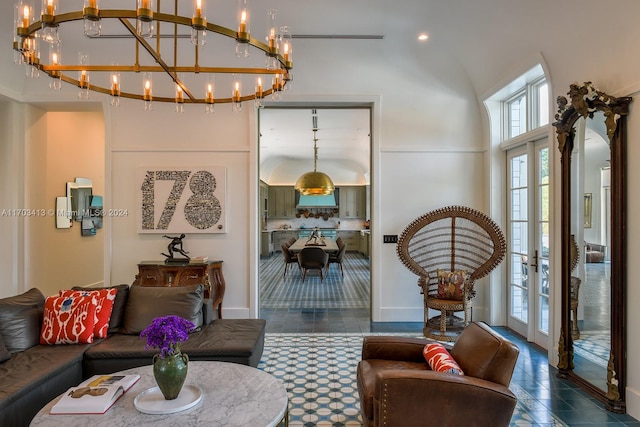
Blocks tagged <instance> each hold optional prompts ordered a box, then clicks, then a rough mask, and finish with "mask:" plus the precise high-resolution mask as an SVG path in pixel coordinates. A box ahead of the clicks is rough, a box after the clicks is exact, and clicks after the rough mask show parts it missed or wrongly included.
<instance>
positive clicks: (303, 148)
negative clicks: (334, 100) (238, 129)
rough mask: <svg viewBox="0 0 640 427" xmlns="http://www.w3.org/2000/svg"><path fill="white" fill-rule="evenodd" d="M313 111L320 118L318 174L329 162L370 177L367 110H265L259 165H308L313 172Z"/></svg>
mask: <svg viewBox="0 0 640 427" xmlns="http://www.w3.org/2000/svg"><path fill="white" fill-rule="evenodd" d="M313 111H315V115H316V116H317V126H318V127H317V129H318V130H317V132H316V138H317V147H318V170H323V165H326V164H327V163H329V162H336V161H341V162H342V164H353V165H356V166H357V167H358V170H360V171H361V173H368V172H369V169H370V166H369V158H370V156H369V151H370V110H369V109H367V108H315V109H312V108H264V109H261V110H260V112H259V123H260V124H259V128H260V163H261V164H265V165H270V166H271V167H275V166H274V165H275V164H277V163H281V162H287V161H304V162H308V169H309V170H311V169H312V168H313V151H314V150H313V137H314V133H313V119H312V117H313V115H314V114H313Z"/></svg>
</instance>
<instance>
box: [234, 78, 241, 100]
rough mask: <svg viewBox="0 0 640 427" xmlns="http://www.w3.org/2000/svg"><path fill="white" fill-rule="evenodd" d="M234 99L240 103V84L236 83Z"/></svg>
mask: <svg viewBox="0 0 640 427" xmlns="http://www.w3.org/2000/svg"><path fill="white" fill-rule="evenodd" d="M233 99H234V101H235V102H240V83H238V82H236V86H235V89H234V90H233Z"/></svg>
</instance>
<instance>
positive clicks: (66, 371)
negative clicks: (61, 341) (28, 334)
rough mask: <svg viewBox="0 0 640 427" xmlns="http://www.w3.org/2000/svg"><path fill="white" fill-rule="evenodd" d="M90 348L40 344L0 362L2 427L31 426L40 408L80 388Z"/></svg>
mask: <svg viewBox="0 0 640 427" xmlns="http://www.w3.org/2000/svg"><path fill="white" fill-rule="evenodd" d="M90 345H91V344H80V345H57V346H50V345H46V346H43V345H36V346H35V347H31V348H30V349H28V350H27V351H23V352H20V353H15V354H13V356H12V357H11V360H7V361H6V362H4V363H0V378H2V387H0V425H1V426H28V425H29V422H30V421H31V419H32V418H33V417H34V415H35V414H36V413H37V412H38V411H39V410H40V408H42V407H43V406H45V405H46V404H47V403H48V402H49V401H50V400H51V399H53V398H54V397H55V396H57V395H59V394H60V393H63V392H65V391H66V390H68V389H69V387H72V386H75V385H78V384H79V383H80V382H81V381H82V380H83V377H82V356H83V354H84V352H85V351H86V349H87V347H88V346H90Z"/></svg>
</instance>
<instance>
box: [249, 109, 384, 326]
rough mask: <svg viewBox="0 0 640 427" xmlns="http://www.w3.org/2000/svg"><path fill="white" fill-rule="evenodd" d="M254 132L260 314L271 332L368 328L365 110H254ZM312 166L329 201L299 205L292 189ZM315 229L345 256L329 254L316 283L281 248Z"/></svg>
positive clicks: (368, 168)
mask: <svg viewBox="0 0 640 427" xmlns="http://www.w3.org/2000/svg"><path fill="white" fill-rule="evenodd" d="M314 117H315V119H314ZM314 128H315V130H316V131H314ZM258 130H259V179H260V183H259V184H260V191H259V194H260V196H259V197H260V200H259V206H260V224H259V230H260V266H259V282H258V300H259V304H258V309H259V317H261V318H267V319H269V325H270V327H271V328H272V330H271V332H277V331H278V330H277V327H278V325H284V324H287V325H288V326H289V330H290V326H291V324H292V323H297V324H298V325H299V330H300V332H339V331H343V332H344V331H346V330H349V331H353V327H354V324H356V325H357V324H359V323H363V327H364V326H365V325H364V323H365V322H366V326H367V327H368V325H369V322H370V319H371V274H370V272H371V260H370V253H371V252H370V242H371V237H370V224H371V222H370V215H371V214H370V212H371V197H370V194H371V185H370V183H371V151H372V150H371V147H372V139H371V105H370V104H362V105H353V104H349V105H340V104H332V105H293V106H292V105H287V106H283V105H278V106H273V107H271V106H267V107H265V108H262V109H260V110H259V111H258ZM314 139H315V141H314ZM314 144H315V145H316V147H317V151H315V153H314ZM314 154H315V156H316V160H315V164H314ZM316 165H317V170H318V171H321V172H323V173H325V174H327V175H328V176H329V177H330V178H331V180H332V181H333V183H334V185H335V188H336V190H335V192H334V197H335V204H329V205H326V204H323V203H316V202H315V201H316V200H319V199H312V200H311V201H308V200H305V201H303V200H301V199H300V195H299V193H298V192H297V191H296V190H294V185H295V183H296V181H297V179H298V178H299V177H300V176H301V175H303V174H305V173H307V172H309V171H311V170H314V168H315V167H316ZM311 197H314V196H311ZM314 229H317V230H318V232H319V233H320V234H321V235H322V236H323V238H325V239H327V240H331V241H335V240H341V241H342V243H343V244H344V245H345V246H346V252H345V253H344V255H343V257H341V260H340V262H335V255H336V254H332V253H330V251H328V253H329V255H330V256H332V259H333V260H334V262H330V263H329V264H328V266H327V267H326V268H325V269H323V271H322V278H321V277H320V274H319V272H317V271H316V272H311V273H308V274H307V276H306V278H305V279H304V280H303V275H302V272H301V271H300V269H299V267H298V263H297V261H296V260H293V261H291V260H289V261H290V262H285V261H286V260H287V257H286V255H287V254H286V252H287V251H286V249H285V248H284V247H283V244H286V243H288V244H291V243H293V242H295V241H296V240H300V239H307V238H308V235H309V234H311V232H312V231H313V230H314ZM294 256H295V255H294ZM273 328H276V329H273Z"/></svg>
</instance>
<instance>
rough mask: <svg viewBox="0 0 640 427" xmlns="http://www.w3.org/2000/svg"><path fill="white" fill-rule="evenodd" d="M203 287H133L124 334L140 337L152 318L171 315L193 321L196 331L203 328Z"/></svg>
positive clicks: (128, 303) (127, 307) (126, 314)
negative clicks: (138, 335)
mask: <svg viewBox="0 0 640 427" xmlns="http://www.w3.org/2000/svg"><path fill="white" fill-rule="evenodd" d="M203 299H204V286H203V285H201V284H198V285H191V286H176V287H152V286H149V287H146V286H132V287H131V289H129V298H128V300H127V306H126V308H125V313H124V325H123V326H124V327H123V330H122V332H123V333H125V334H130V335H131V334H136V335H137V334H140V332H142V330H143V329H144V328H146V327H147V326H149V325H150V324H151V322H152V321H153V319H155V318H156V317H160V316H168V315H170V314H173V315H176V316H180V317H183V318H185V319H187V320H190V321H191V322H192V323H193V324H194V325H195V327H196V328H199V327H200V326H202V302H203Z"/></svg>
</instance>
